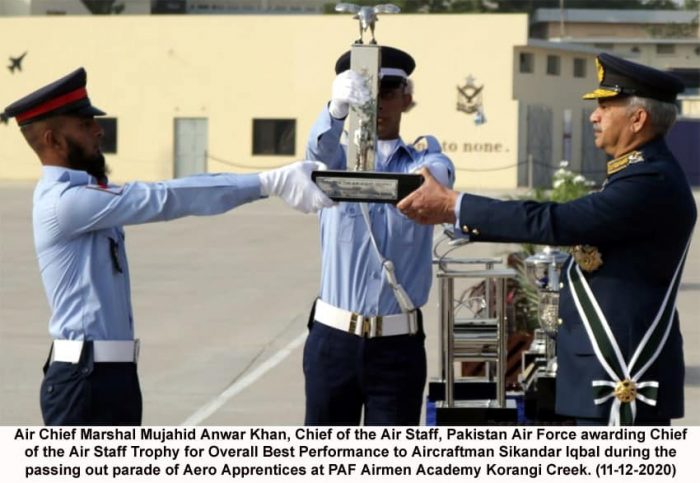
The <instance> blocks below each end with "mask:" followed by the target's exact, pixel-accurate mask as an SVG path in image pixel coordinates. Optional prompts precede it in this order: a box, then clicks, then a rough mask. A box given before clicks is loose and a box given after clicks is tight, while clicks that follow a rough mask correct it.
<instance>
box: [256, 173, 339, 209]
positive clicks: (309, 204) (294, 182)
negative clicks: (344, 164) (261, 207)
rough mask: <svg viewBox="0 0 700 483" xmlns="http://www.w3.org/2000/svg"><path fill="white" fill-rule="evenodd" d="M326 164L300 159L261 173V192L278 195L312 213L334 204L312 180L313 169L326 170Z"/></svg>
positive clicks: (291, 204)
mask: <svg viewBox="0 0 700 483" xmlns="http://www.w3.org/2000/svg"><path fill="white" fill-rule="evenodd" d="M324 169H326V165H325V164H323V163H321V162H318V161H298V162H296V163H294V164H290V165H288V166H284V167H282V168H278V169H273V170H270V171H265V172H263V173H260V174H259V175H258V176H259V177H260V192H261V193H262V195H263V196H269V195H276V196H279V197H280V198H282V199H283V200H284V201H285V203H287V204H288V205H289V206H291V207H292V208H294V209H296V210H299V211H301V212H302V213H311V212H316V211H318V210H320V209H321V208H327V207H329V206H332V205H333V204H334V203H333V200H331V199H330V198H328V197H327V196H326V195H325V194H323V191H321V190H320V189H319V188H318V186H316V184H315V183H314V182H313V181H311V171H314V170H324Z"/></svg>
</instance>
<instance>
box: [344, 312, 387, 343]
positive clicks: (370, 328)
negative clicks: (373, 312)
mask: <svg viewBox="0 0 700 483" xmlns="http://www.w3.org/2000/svg"><path fill="white" fill-rule="evenodd" d="M358 324H359V326H360V327H359V329H360V330H359V331H358V330H357V329H358V327H357V326H358ZM348 332H350V333H351V334H355V335H358V336H360V337H365V338H371V337H381V335H382V316H381V315H377V316H375V317H365V316H364V315H362V314H356V313H355V312H353V313H352V315H351V316H350V325H349V327H348Z"/></svg>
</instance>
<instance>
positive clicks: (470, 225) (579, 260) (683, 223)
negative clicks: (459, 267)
mask: <svg viewBox="0 0 700 483" xmlns="http://www.w3.org/2000/svg"><path fill="white" fill-rule="evenodd" d="M597 65H598V78H599V82H600V86H599V87H598V88H597V89H596V90H594V91H593V92H591V93H589V94H586V95H585V96H584V99H596V100H597V102H598V108H597V109H596V110H595V111H594V112H593V113H592V114H591V116H590V121H591V123H592V124H593V129H594V132H595V143H596V146H598V147H599V148H601V149H603V150H604V151H605V152H606V153H607V154H608V155H610V156H611V157H612V158H614V159H612V160H611V161H609V162H608V164H607V174H608V176H607V179H606V181H605V183H604V185H603V189H602V190H601V191H600V192H597V193H592V194H590V195H588V196H585V197H583V198H580V199H577V200H575V201H571V202H568V203H562V204H557V203H536V202H534V201H499V200H495V199H490V198H485V197H481V196H474V195H470V194H466V193H464V194H459V193H456V192H454V191H450V190H448V189H446V188H443V187H442V186H440V185H439V184H437V183H435V182H434V181H433V180H432V177H431V176H430V174H429V173H428V172H427V171H426V172H424V174H425V176H426V178H427V180H426V183H425V185H424V186H423V187H422V188H421V189H419V190H417V191H416V192H414V193H412V194H411V195H410V196H408V197H406V198H405V199H404V200H403V201H402V202H401V203H400V204H399V208H400V209H401V210H402V211H403V212H404V213H405V214H407V215H408V216H411V217H412V218H414V219H416V220H418V221H420V222H422V223H440V222H450V223H456V226H457V228H458V231H460V232H461V233H462V234H463V235H464V236H468V237H469V238H470V239H471V240H473V241H495V242H531V243H542V244H550V245H568V246H575V248H574V250H573V257H571V258H570V259H569V261H568V263H567V264H566V265H565V268H564V272H565V273H564V284H563V288H562V292H561V301H560V317H561V320H562V325H561V327H560V330H559V335H558V344H557V360H558V364H559V368H558V373H557V392H556V410H557V412H558V413H559V414H562V415H567V416H573V417H575V418H578V421H579V423H580V424H631V423H635V424H659V425H664V424H669V423H670V419H672V418H680V417H682V416H683V379H684V372H685V370H684V363H683V347H682V338H681V333H680V329H679V322H678V314H677V312H676V310H675V296H676V291H677V290H678V285H679V283H680V278H681V274H682V269H683V264H684V262H685V257H686V253H687V249H688V245H689V243H690V237H691V234H692V230H693V226H694V225H695V220H696V217H697V210H696V206H695V201H694V199H693V196H692V193H691V190H690V188H689V186H688V181H687V179H686V177H685V175H684V173H683V171H682V170H681V167H680V166H679V164H678V162H677V161H676V160H675V159H674V157H673V155H672V154H671V152H670V151H669V149H668V147H667V146H666V143H665V142H664V135H665V134H666V132H667V131H668V130H669V128H670V127H671V125H672V124H673V122H674V121H675V118H676V106H675V104H674V101H675V99H676V95H677V93H679V92H681V91H682V90H683V84H682V83H681V82H680V81H679V80H678V79H676V78H675V77H673V76H671V75H669V74H666V73H664V72H661V71H658V70H655V69H652V68H649V67H646V66H643V65H640V64H636V63H633V62H629V61H627V60H623V59H620V58H618V57H614V56H612V55H608V54H601V55H600V56H598V59H597Z"/></svg>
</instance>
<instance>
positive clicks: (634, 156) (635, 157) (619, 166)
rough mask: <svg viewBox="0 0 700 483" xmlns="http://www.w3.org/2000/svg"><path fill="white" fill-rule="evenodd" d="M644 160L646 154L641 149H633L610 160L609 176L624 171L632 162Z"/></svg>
mask: <svg viewBox="0 0 700 483" xmlns="http://www.w3.org/2000/svg"><path fill="white" fill-rule="evenodd" d="M642 162H644V155H643V154H642V152H641V151H632V152H631V153H627V154H625V155H624V156H620V157H619V158H616V159H613V160H611V161H608V176H610V175H611V174H615V173H617V172H619V171H622V170H623V169H625V168H626V167H627V166H629V165H630V164H635V163H642Z"/></svg>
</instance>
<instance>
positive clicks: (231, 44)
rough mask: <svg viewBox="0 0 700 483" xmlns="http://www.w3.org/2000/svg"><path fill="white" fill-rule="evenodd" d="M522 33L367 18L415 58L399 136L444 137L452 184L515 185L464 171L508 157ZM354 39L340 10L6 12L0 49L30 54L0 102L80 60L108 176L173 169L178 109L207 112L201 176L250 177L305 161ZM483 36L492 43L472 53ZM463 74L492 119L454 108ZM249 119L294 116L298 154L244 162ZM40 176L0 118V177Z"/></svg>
mask: <svg viewBox="0 0 700 483" xmlns="http://www.w3.org/2000/svg"><path fill="white" fill-rule="evenodd" d="M493 32H500V33H501V34H500V35H498V36H493V35H492V34H493ZM526 35H527V20H526V17H525V16H524V15H478V16H470V15H455V16H441V15H436V16H425V15H415V16H413V15H399V16H394V17H390V16H385V17H382V18H381V21H380V23H379V24H378V26H377V38H378V39H379V41H380V42H383V43H386V44H387V45H394V46H397V47H400V48H403V49H405V50H407V51H409V52H411V53H412V54H413V55H414V57H415V59H416V62H417V66H418V67H417V69H416V72H415V73H414V75H413V76H412V77H413V78H414V80H415V84H416V92H415V101H416V103H417V105H416V107H415V108H413V109H412V110H411V112H409V113H407V114H406V115H405V117H404V121H403V124H402V135H403V137H404V139H405V140H406V141H409V142H410V141H411V140H413V139H414V138H416V137H417V136H420V135H422V134H433V135H435V136H436V137H438V138H439V139H440V140H441V141H442V142H444V143H445V147H446V151H447V152H448V154H449V155H450V156H451V157H452V159H453V160H454V161H455V163H456V165H457V167H458V170H459V171H458V183H459V185H460V186H467V185H469V186H483V187H512V186H515V184H516V171H515V169H514V168H513V169H511V170H505V171H492V172H480V173H475V172H472V171H466V170H468V169H472V168H480V169H483V168H489V167H498V166H506V165H514V163H515V161H516V155H517V135H518V122H517V109H518V108H517V102H516V101H514V100H513V97H512V92H513V86H512V75H511V72H510V69H509V65H510V59H511V58H512V55H513V46H514V45H517V44H522V43H523V42H524V41H525V40H526ZM356 37H357V24H356V23H355V21H353V20H351V19H350V18H349V16H340V15H338V16H260V17H256V16H242V17H239V16H172V17H171V16H167V17H153V16H143V17H141V16H134V17H122V16H107V17H31V18H17V17H15V18H12V19H7V18H5V19H0V45H2V46H3V48H4V49H6V51H7V52H8V53H12V52H23V51H25V50H26V51H28V54H27V57H26V58H25V60H24V65H23V67H24V70H23V72H22V73H16V74H15V75H9V73H8V72H6V73H5V74H3V80H2V82H3V89H2V93H1V94H0V95H1V97H2V101H1V102H2V104H3V105H7V104H9V103H10V102H12V101H13V100H15V99H17V98H18V97H20V96H23V95H25V94H27V93H28V92H29V91H31V90H33V89H35V88H38V87H40V86H41V85H43V84H45V83H47V82H49V81H51V80H53V79H56V78H58V77H59V76H61V75H63V74H65V73H67V72H70V71H71V70H73V69H75V68H76V67H78V66H81V65H82V66H84V67H85V68H86V69H87V71H88V79H89V80H88V89H89V92H90V97H91V99H92V100H93V102H94V103H95V104H96V105H97V106H99V107H100V108H102V109H103V110H105V111H106V112H108V114H109V115H110V116H115V117H117V118H118V148H117V154H114V155H108V156H107V158H108V163H109V164H110V165H111V167H112V178H113V179H114V180H116V181H123V180H129V179H134V178H138V179H142V180H157V179H163V178H169V177H171V176H172V174H173V143H174V140H173V123H174V119H175V118H178V117H204V118H208V122H209V141H208V146H209V148H208V153H209V155H210V158H209V160H208V166H207V168H208V170H209V171H211V172H217V171H236V172H250V171H256V170H259V169H264V168H271V167H275V166H280V165H282V164H285V163H289V162H292V161H294V160H296V159H300V158H303V157H304V146H305V142H306V137H307V133H308V132H309V129H310V128H311V126H312V124H313V122H314V119H315V118H316V116H317V114H318V112H319V110H320V109H321V108H322V106H323V105H324V104H325V103H326V102H327V101H328V99H329V96H330V91H331V83H332V80H333V78H334V75H335V74H334V72H333V65H334V64H335V60H336V58H337V57H338V55H339V54H340V53H342V52H343V51H344V50H346V49H347V48H348V47H349V44H350V43H351V42H352V41H353V40H354V39H355V38H356ZM485 39H488V42H489V48H488V49H484V48H481V47H482V46H483V44H484V42H485ZM468 75H473V76H474V77H475V78H476V79H477V82H478V83H480V84H483V85H484V86H485V87H484V90H483V99H484V105H485V109H486V116H487V119H488V122H487V123H486V124H483V125H481V126H477V125H475V123H474V122H473V119H472V117H470V116H467V115H466V114H464V113H462V112H458V111H457V110H456V101H457V86H458V85H461V84H462V83H463V82H464V79H465V78H466V77H467V76H468ZM253 118H294V119H297V132H296V153H295V155H294V156H252V154H251V144H252V143H251V139H252V119H253ZM214 158H216V160H215V159H214ZM217 160H219V161H217ZM221 161H224V162H221ZM227 163H228V164H227ZM39 172H40V169H39V164H38V162H37V160H36V158H35V156H34V154H33V153H32V152H31V151H30V150H29V148H28V147H27V146H26V145H25V143H24V140H23V139H22V137H21V136H20V135H19V133H18V132H17V129H16V127H15V124H14V121H11V122H10V124H8V125H2V124H0V179H15V180H31V179H35V178H36V177H37V176H38V175H39Z"/></svg>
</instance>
